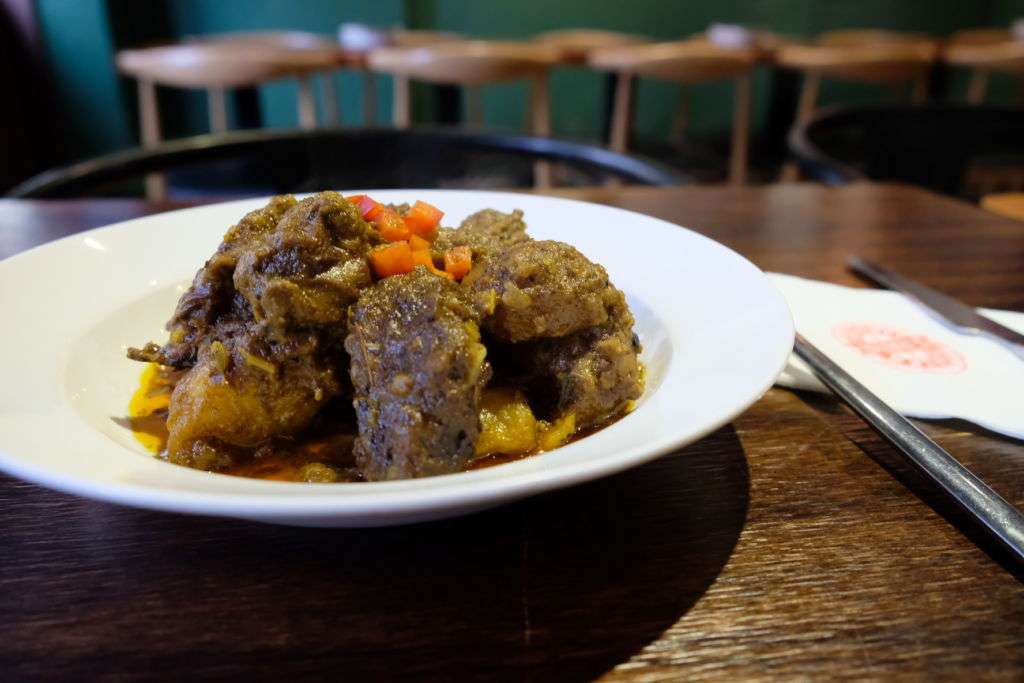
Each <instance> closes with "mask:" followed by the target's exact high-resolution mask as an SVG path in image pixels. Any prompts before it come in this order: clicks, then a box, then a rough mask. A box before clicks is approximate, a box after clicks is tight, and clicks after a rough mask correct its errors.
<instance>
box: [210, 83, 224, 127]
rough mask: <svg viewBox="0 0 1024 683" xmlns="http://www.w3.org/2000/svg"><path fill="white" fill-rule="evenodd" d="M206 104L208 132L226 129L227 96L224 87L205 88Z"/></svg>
mask: <svg viewBox="0 0 1024 683" xmlns="http://www.w3.org/2000/svg"><path fill="white" fill-rule="evenodd" d="M206 104H207V109H208V110H209V120H210V132H212V133H223V132H224V131H226V130H227V129H228V98H227V93H226V92H225V90H224V88H207V90H206Z"/></svg>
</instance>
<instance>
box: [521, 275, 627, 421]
mask: <svg viewBox="0 0 1024 683" xmlns="http://www.w3.org/2000/svg"><path fill="white" fill-rule="evenodd" d="M612 291H613V292H614V297H613V301H612V302H611V306H610V307H609V309H608V320H607V321H606V322H605V323H604V324H601V325H597V326H595V327H592V328H590V329H587V330H584V331H582V332H577V333H575V334H571V335H568V336H566V337H559V338H556V339H544V340H540V341H537V342H532V343H528V344H523V345H512V346H513V348H515V349H516V350H517V351H516V352H517V355H518V356H519V358H520V359H522V360H524V361H525V362H526V363H527V364H528V367H529V370H530V371H531V374H532V377H533V384H534V390H533V391H532V392H531V394H532V395H534V396H540V397H551V398H553V399H555V401H556V402H555V405H554V411H553V412H554V414H555V415H557V416H562V415H567V414H569V413H572V414H573V415H574V416H575V419H576V429H586V428H588V427H592V426H595V425H599V424H600V423H602V422H604V421H605V420H608V419H609V418H612V417H615V416H616V415H618V414H619V413H621V412H622V411H623V410H625V409H626V408H627V406H628V405H629V402H630V401H633V400H635V399H637V398H639V397H640V394H641V393H643V373H642V370H641V367H642V366H641V365H640V362H639V360H638V358H637V354H638V353H639V352H640V341H639V339H637V337H636V335H634V334H633V314H632V313H630V311H629V307H628V306H627V305H626V298H625V297H624V296H623V294H622V292H620V291H618V290H617V289H614V288H613V290H612Z"/></svg>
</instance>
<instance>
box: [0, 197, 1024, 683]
mask: <svg viewBox="0 0 1024 683" xmlns="http://www.w3.org/2000/svg"><path fill="white" fill-rule="evenodd" d="M552 194H559V195H563V196H569V197H575V198H581V199H589V200H592V201H599V202H604V203H608V204H612V205H615V206H621V207H624V208H627V209H632V210H635V211H641V212H643V213H647V214H651V215H654V216H658V217H661V218H665V219H667V220H671V221H673V222H677V223H679V224H681V225H685V226H690V227H692V228H693V229H696V230H698V231H699V232H702V233H704V234H706V235H708V236H709V237H712V238H714V239H716V240H719V241H721V242H723V243H724V244H726V245H728V246H730V247H732V248H733V249H736V250H737V251H739V252H740V253H741V254H743V255H745V256H746V257H748V258H750V259H751V260H752V261H753V262H754V263H756V264H757V265H758V266H760V267H761V268H763V269H765V270H775V271H781V272H787V273H791V274H794V275H800V276H805V277H812V278H819V279H824V280H829V281H832V282H838V283H843V284H853V285H855V284H859V282H858V280H857V279H856V278H855V277H854V276H853V275H851V274H850V273H848V272H847V271H846V270H845V265H844V264H845V260H846V257H847V255H849V254H851V253H857V254H859V255H861V256H863V257H865V258H869V259H873V260H876V261H878V262H880V263H883V264H884V265H886V266H888V267H890V268H894V269H896V270H899V271H901V272H902V273H904V274H905V275H908V276H910V277H912V278H915V279H918V280H920V281H921V282H924V283H926V284H929V285H932V286H934V287H936V288H939V289H941V290H943V291H945V292H948V293H949V294H951V295H953V296H956V297H959V298H961V299H963V300H965V301H967V302H969V303H972V304H975V305H983V306H990V307H996V308H1010V309H1015V310H1024V270H1022V269H1021V267H1020V266H1021V263H1024V224H1021V223H1017V222H1014V221H1011V220H1007V219H1004V218H1001V217H998V216H995V215H993V214H989V213H986V212H983V211H981V210H978V209H976V208H974V207H972V206H970V205H968V204H965V203H961V202H958V201H956V200H952V199H948V198H944V197H939V196H937V195H933V194H930V193H928V192H925V191H923V190H918V189H914V188H910V187H905V186H897V185H874V184H855V185H850V186H846V187H841V188H826V187H822V186H815V185H777V186H771V187H763V188H707V187H684V188H671V189H665V188H660V189H659V188H601V189H593V190H589V189H587V190H564V191H559V192H554V193H552ZM170 207H171V205H166V204H165V205H150V204H146V203H143V202H136V201H131V200H82V201H58V202H45V201H15V200H6V201H0V257H6V256H9V255H11V254H13V253H16V252H18V251H20V250H23V249H26V248H28V247H30V246H33V245H34V244H38V243H42V242H44V241H47V240H50V239H54V238H56V237H60V236H62V235H68V234H72V233H74V232H77V231H80V230H83V229H86V228H89V227H95V226H99V225H103V224H106V223H110V222H113V221H118V220H123V219H127V218H131V217H135V216H139V215H143V214H146V213H152V212H154V211H159V210H164V209H166V208H170ZM224 227H227V226H224ZM623 237H624V239H628V229H626V228H625V226H624V231H623ZM581 244H585V240H581ZM655 246H656V245H655ZM684 257H685V255H683V254H681V255H680V263H681V264H682V263H685V258H684ZM26 286H28V283H26ZM67 286H73V283H68V284H67ZM679 295H680V296H700V292H680V293H679ZM40 315H59V312H51V311H40ZM7 333H8V334H11V333H14V334H16V333H17V331H16V330H7ZM55 362H56V359H55ZM692 398H693V400H694V401H699V400H700V397H699V396H694V397H692ZM921 424H922V426H923V428H924V430H925V431H926V432H927V433H928V434H929V435H930V436H932V437H933V438H934V439H935V440H936V441H938V442H939V444H941V445H942V446H944V447H946V448H947V449H949V450H950V451H951V452H952V453H954V454H955V455H956V456H957V457H958V458H959V459H960V460H961V461H962V462H963V463H964V464H965V465H967V466H968V467H970V468H971V469H972V470H974V471H975V472H976V473H977V474H978V475H979V476H981V477H982V478H983V479H985V480H986V481H987V482H989V483H990V484H991V485H992V486H993V487H994V488H995V489H996V490H997V491H998V492H999V493H1001V494H1002V495H1003V496H1004V497H1006V498H1007V499H1008V500H1010V501H1011V502H1012V503H1014V504H1016V505H1018V506H1022V505H1024V444H1022V443H1020V442H1015V441H1012V440H1007V439H1003V438H999V437H996V436H994V435H992V434H988V433H985V432H983V431H980V430H978V429H976V428H974V427H971V426H969V425H966V424H962V423H954V422H933V423H921ZM52 438H53V446H54V448H60V435H59V434H54V435H53V437H52ZM901 482H902V483H901ZM905 484H906V485H907V486H909V487H910V488H909V490H908V488H906V487H905ZM0 511H2V516H0V539H2V541H0V543H2V548H0V671H3V672H5V677H6V678H16V679H24V678H41V677H54V676H58V677H62V678H72V679H82V678H86V679H88V678H96V677H100V676H104V675H106V676H108V677H114V678H121V677H132V678H135V677H140V678H149V677H153V676H160V677H167V678H182V677H186V676H188V677H193V676H219V677H228V676H235V675H242V674H245V675H246V676H247V677H255V678H259V677H274V678H280V677H282V676H288V677H289V678H297V677H302V678H309V677H313V676H316V675H318V674H319V675H327V674H330V675H332V676H334V677H345V678H349V679H353V680H359V679H363V678H391V677H416V676H420V677H427V676H433V677H449V678H458V679H460V680H465V679H472V678H481V677H489V678H494V677H507V678H512V679H522V678H528V679H541V680H544V679H558V680H583V679H589V678H593V677H596V676H599V675H602V674H606V675H608V677H609V678H613V679H614V678H618V679H637V680H641V679H642V680H660V679H680V678H685V679H687V680H707V679H716V678H725V679H739V678H744V677H779V678H785V679H792V678H803V677H808V678H812V679H813V678H819V679H820V678H864V677H867V678H888V677H891V676H894V675H905V676H910V677H915V678H916V677H921V678H924V677H928V678H948V679H964V678H968V677H984V678H989V677H995V678H1005V679H1020V678H1021V677H1024V586H1022V585H1021V582H1020V581H1021V578H1022V576H1024V572H1022V571H1021V570H1020V569H1019V568H1018V567H1015V566H1013V565H1012V564H1011V563H1010V560H1009V559H1008V557H1007V556H1006V555H1004V554H1003V553H1002V551H1001V550H1000V549H999V548H997V547H994V546H993V545H991V544H989V543H987V542H986V541H985V540H984V536H983V535H982V534H980V533H978V532H977V530H976V529H974V528H973V527H972V526H971V523H970V522H969V521H968V520H967V519H966V518H965V517H964V516H963V515H961V514H960V513H959V512H958V511H957V510H955V509H954V508H953V507H952V506H951V505H950V504H949V503H948V501H947V500H946V499H945V498H943V496H942V495H940V494H939V493H937V492H936V491H935V490H933V489H932V488H930V487H929V485H928V484H927V483H926V482H925V481H923V480H922V479H920V478H919V477H918V476H917V475H916V474H915V473H914V472H912V471H908V470H907V468H906V467H904V466H903V465H901V464H900V461H899V459H898V458H897V457H896V456H895V451H894V450H893V449H892V448H891V447H890V446H889V445H888V444H886V443H885V442H884V441H882V440H881V439H880V438H879V437H877V436H876V435H875V434H874V433H873V432H871V431H870V430H869V429H868V428H867V427H866V426H864V424H863V423H861V422H860V421H859V420H858V419H857V418H856V417H854V416H853V415H852V414H851V413H850V412H849V411H847V410H846V409H845V408H844V407H842V406H841V405H840V404H838V403H837V402H836V401H834V400H832V399H831V398H829V397H824V396H818V395H809V394H798V393H793V392H790V391H787V390H781V389H772V390H770V391H769V392H768V393H767V394H766V395H765V396H764V397H763V398H762V399H761V400H760V401H758V402H757V403H756V404H754V405H753V406H752V407H751V408H750V409H749V410H748V411H747V412H746V413H744V414H743V415H741V416H740V417H738V418H737V419H736V420H735V421H734V422H733V423H732V424H730V425H727V426H725V427H723V428H721V429H719V430H718V431H716V432H714V433H713V434H711V435H710V436H708V437H706V438H705V439H703V440H701V441H699V442H697V443H695V444H693V445H691V446H688V447H686V448H684V449H681V450H680V451H678V452H676V453H673V454H671V455H668V456H666V457H664V458H661V459H659V460H657V461H655V462H652V463H650V464H647V465H645V466H642V467H639V468H637V469H635V470H632V471H629V472H625V473H623V474H619V475H616V476H612V477H609V478H607V479H603V480H601V481H597V482H593V483H590V484H586V485H582V486H579V487H576V488H573V489H569V490H564V491H559V492H554V493H550V494H544V495H541V496H538V497H536V498H532V499H529V500H527V501H524V502H520V503H516V504H514V505H509V506H505V507H502V508H499V509H496V510H493V511H489V512H484V513H480V514H476V515H472V516H469V517H464V518H460V519H453V520H448V521H441V522H433V523H429V524H423V525H416V526H406V527H397V528H382V529H363V530H330V529H298V528H288V527H276V526H265V525H261V524H257V523H250V522H242V521H232V520H224V519H211V518H201V517H186V516H177V515H172V514H165V513H158V512H148V511H141V510H134V509H129V508H122V507H117V506H114V505H109V504H106V503H96V502H91V501H86V500H81V499H78V498H74V497H71V496H67V495H64V494H60V493H54V492H51V491H47V490H44V489H41V488H39V487H36V486H34V485H31V484H26V483H22V482H19V481H17V480H14V479H11V478H8V477H3V476H0ZM971 539H973V541H974V542H972V540H971ZM975 542H977V543H979V544H980V546H979V545H975Z"/></svg>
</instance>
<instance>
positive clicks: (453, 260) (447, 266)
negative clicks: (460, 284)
mask: <svg viewBox="0 0 1024 683" xmlns="http://www.w3.org/2000/svg"><path fill="white" fill-rule="evenodd" d="M472 267H473V252H472V250H470V248H469V247H453V248H452V249H449V250H448V251H446V252H445V253H444V270H445V272H446V273H448V274H449V275H451V276H452V278H453V279H455V280H461V279H462V278H464V277H465V276H466V273H468V272H469V271H470V269H471V268H472Z"/></svg>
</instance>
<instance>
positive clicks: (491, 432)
mask: <svg viewBox="0 0 1024 683" xmlns="http://www.w3.org/2000/svg"><path fill="white" fill-rule="evenodd" d="M181 376H182V372H181V371H178V370H173V369H171V368H167V367H164V366H161V365H157V364H156V363H150V364H148V365H146V368H145V369H144V370H143V371H142V375H141V377H140V378H139V388H138V389H137V390H136V391H135V394H134V395H133V396H132V398H131V401H130V402H129V404H128V423H129V424H130V426H131V430H132V434H133V435H134V436H135V438H136V439H137V440H138V442H139V443H140V444H142V446H143V447H145V449H146V450H148V451H149V452H151V453H153V454H154V455H156V456H157V457H160V458H163V459H167V437H168V432H167V413H168V409H169V406H170V402H171V393H172V392H173V391H174V386H175V384H176V383H177V382H178V380H179V379H180V378H181ZM482 408H483V409H482V411H481V423H482V425H483V433H482V434H481V438H480V444H481V445H482V446H484V445H485V444H487V443H490V444H492V445H493V447H495V448H501V447H505V448H506V449H515V448H520V449H521V450H520V451H519V452H511V453H503V452H478V453H477V455H476V457H474V458H473V459H472V460H471V461H470V462H469V464H468V465H467V468H466V469H470V470H476V469H483V468H485V467H493V466H495V465H501V464H504V463H509V462H515V461H517V460H522V459H523V458H528V457H530V456H532V455H537V454H538V453H542V452H544V451H547V450H552V449H554V448H557V447H559V446H561V445H564V444H565V443H568V442H570V441H575V440H577V439H580V438H583V437H584V436H587V435H589V434H593V433H594V432H596V431H598V430H599V429H602V428H603V427H604V426H606V425H607V424H610V423H611V422H614V421H615V420H617V419H618V418H619V417H621V416H616V417H615V418H613V419H612V420H609V421H608V422H606V423H604V424H602V425H599V426H597V427H593V428H589V429H586V430H580V431H575V430H574V424H573V420H572V416H571V415H569V416H567V417H563V418H561V419H560V420H556V421H555V422H553V423H547V422H544V421H542V420H536V419H535V418H534V417H533V414H532V412H531V411H530V409H529V406H528V405H527V404H526V402H525V397H523V395H522V393H521V392H519V391H515V390H512V389H505V388H497V389H489V390H488V391H487V393H485V395H484V400H483V405H482ZM626 412H628V410H627V411H626ZM524 432H525V433H527V434H528V436H524ZM355 437H356V433H355V425H354V424H351V423H349V422H343V423H338V424H331V423H328V422H326V421H321V422H319V423H317V424H314V425H313V426H311V427H310V428H309V429H307V430H306V431H305V432H304V433H303V434H302V435H301V436H300V437H299V438H287V439H286V438H282V439H276V440H275V441H274V442H273V443H272V444H268V445H267V446H265V447H262V448H257V449H252V450H251V452H250V453H249V454H248V455H247V456H246V457H238V458H236V459H235V462H234V463H233V464H232V465H230V466H229V467H227V468H225V469H221V470H218V472H220V473H222V474H231V475H235V476H239V477H250V478H253V479H269V480H274V481H302V482H352V481H360V477H359V474H358V472H357V471H356V468H355V462H354V459H353V456H352V445H353V442H354V440H355ZM531 438H532V439H533V441H532V442H530V441H529V439H531ZM485 447H486V446H485Z"/></svg>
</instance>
